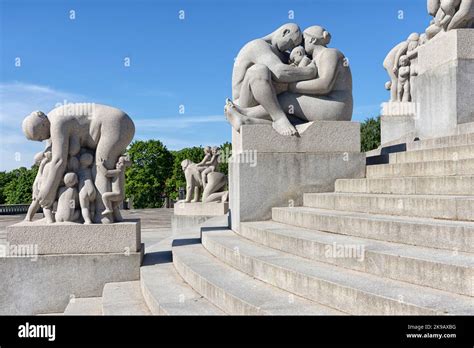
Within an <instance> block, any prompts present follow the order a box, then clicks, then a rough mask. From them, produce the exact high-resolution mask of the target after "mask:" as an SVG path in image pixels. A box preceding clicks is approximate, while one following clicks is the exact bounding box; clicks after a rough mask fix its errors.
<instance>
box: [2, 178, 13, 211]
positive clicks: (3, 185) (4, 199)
mask: <svg viewBox="0 0 474 348" xmlns="http://www.w3.org/2000/svg"><path fill="white" fill-rule="evenodd" d="M14 178H15V177H14V176H13V175H12V172H0V204H5V202H6V199H7V198H6V196H5V187H6V186H7V184H8V183H9V182H10V181H12V180H13V179H14Z"/></svg>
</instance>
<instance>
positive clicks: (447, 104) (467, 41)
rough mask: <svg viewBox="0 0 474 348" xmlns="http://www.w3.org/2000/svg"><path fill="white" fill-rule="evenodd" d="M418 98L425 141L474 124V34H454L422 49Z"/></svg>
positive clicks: (418, 125)
mask: <svg viewBox="0 0 474 348" xmlns="http://www.w3.org/2000/svg"><path fill="white" fill-rule="evenodd" d="M415 94H416V96H417V100H418V101H419V103H420V110H419V115H418V117H417V119H416V129H417V133H418V135H419V136H420V138H422V139H423V138H432V137H438V136H447V135H452V134H456V132H457V128H458V125H459V124H463V123H468V122H473V121H474V30H472V29H459V30H451V31H449V32H447V33H443V34H442V35H437V36H436V37H435V38H434V39H433V40H430V41H428V42H427V43H426V44H425V45H423V46H421V47H420V48H419V50H418V77H417V78H416V83H415Z"/></svg>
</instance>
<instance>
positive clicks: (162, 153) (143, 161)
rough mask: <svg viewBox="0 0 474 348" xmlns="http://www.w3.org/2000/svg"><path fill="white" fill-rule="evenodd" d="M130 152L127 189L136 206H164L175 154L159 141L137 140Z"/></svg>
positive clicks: (128, 195)
mask: <svg viewBox="0 0 474 348" xmlns="http://www.w3.org/2000/svg"><path fill="white" fill-rule="evenodd" d="M128 154H129V156H130V159H131V160H132V165H131V166H130V168H128V169H127V171H126V184H125V191H126V195H127V197H132V199H133V206H134V207H135V208H139V209H142V208H161V207H162V206H163V199H162V197H163V195H164V193H165V183H166V179H168V178H169V177H170V176H171V168H172V167H173V155H172V154H171V153H170V152H169V151H168V149H167V148H166V146H164V145H163V144H162V143H161V141H159V140H148V141H135V142H133V143H132V144H131V145H130V147H129V149H128Z"/></svg>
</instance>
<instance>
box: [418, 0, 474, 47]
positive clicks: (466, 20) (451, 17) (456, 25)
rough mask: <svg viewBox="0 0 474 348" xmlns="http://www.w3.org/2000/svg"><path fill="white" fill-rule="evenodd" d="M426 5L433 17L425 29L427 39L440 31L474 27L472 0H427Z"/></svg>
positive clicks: (473, 5) (473, 3)
mask: <svg viewBox="0 0 474 348" xmlns="http://www.w3.org/2000/svg"><path fill="white" fill-rule="evenodd" d="M427 5H428V13H429V14H430V15H431V16H433V17H434V19H433V20H432V21H431V25H430V26H429V27H428V28H427V29H426V35H427V38H428V40H430V39H432V38H433V37H435V36H436V35H437V34H439V33H440V32H441V31H449V30H453V29H461V28H473V27H474V0H428V3H427Z"/></svg>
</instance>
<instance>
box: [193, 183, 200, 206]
mask: <svg viewBox="0 0 474 348" xmlns="http://www.w3.org/2000/svg"><path fill="white" fill-rule="evenodd" d="M191 202H192V203H196V202H199V186H198V185H196V186H195V187H194V198H193V200H192V201H191Z"/></svg>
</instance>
